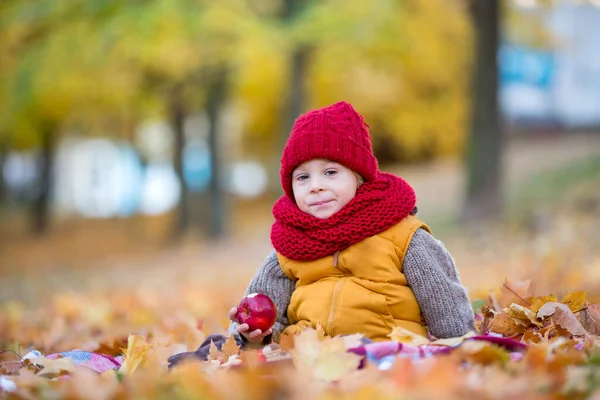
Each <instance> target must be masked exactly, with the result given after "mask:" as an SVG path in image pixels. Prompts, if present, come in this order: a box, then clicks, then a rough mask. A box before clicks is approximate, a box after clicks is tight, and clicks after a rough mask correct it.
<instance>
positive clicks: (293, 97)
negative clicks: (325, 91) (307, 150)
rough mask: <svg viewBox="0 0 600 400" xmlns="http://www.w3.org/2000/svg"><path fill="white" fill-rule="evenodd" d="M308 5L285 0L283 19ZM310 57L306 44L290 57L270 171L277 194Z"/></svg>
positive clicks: (303, 101)
mask: <svg viewBox="0 0 600 400" xmlns="http://www.w3.org/2000/svg"><path fill="white" fill-rule="evenodd" d="M304 6H306V1H300V0H285V2H284V7H283V10H282V11H283V12H282V19H283V20H284V21H285V23H287V24H291V23H292V22H293V21H294V19H295V18H296V17H297V15H298V12H299V10H300V8H301V7H304ZM309 57H310V49H309V47H307V46H305V45H296V47H295V48H294V50H293V51H292V54H291V55H290V59H289V71H290V75H289V82H288V83H289V85H288V86H289V88H290V91H289V93H288V97H287V104H286V108H285V117H284V118H285V119H284V121H283V129H282V131H281V134H280V135H278V136H277V139H278V140H277V142H276V146H277V148H275V149H273V151H274V154H275V157H274V159H273V162H272V167H271V168H270V171H271V173H272V176H271V177H269V178H270V181H271V182H272V185H270V186H271V188H272V192H273V194H274V195H275V196H277V197H278V196H280V195H281V193H282V189H281V185H280V184H279V167H280V164H279V163H280V159H281V152H282V151H283V148H284V147H285V143H286V142H287V140H288V137H289V134H290V131H291V130H292V127H293V126H294V122H295V121H296V118H298V116H299V115H300V114H301V113H302V112H303V111H304V110H305V107H306V86H305V82H306V73H307V67H308V59H309Z"/></svg>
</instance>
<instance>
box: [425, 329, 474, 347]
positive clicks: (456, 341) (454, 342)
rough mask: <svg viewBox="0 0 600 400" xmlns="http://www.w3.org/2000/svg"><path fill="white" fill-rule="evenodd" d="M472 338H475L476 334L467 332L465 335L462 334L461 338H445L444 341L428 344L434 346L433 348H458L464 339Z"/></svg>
mask: <svg viewBox="0 0 600 400" xmlns="http://www.w3.org/2000/svg"><path fill="white" fill-rule="evenodd" d="M473 336H476V333H475V332H473V331H469V332H467V333H466V334H464V335H463V336H458V337H453V338H446V339H437V340H434V341H433V342H431V343H430V344H431V345H435V346H450V347H454V346H458V345H459V344H461V343H462V342H464V341H465V340H466V339H468V338H470V337H473Z"/></svg>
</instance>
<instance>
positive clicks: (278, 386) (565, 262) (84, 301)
mask: <svg viewBox="0 0 600 400" xmlns="http://www.w3.org/2000/svg"><path fill="white" fill-rule="evenodd" d="M561 215H562V214H561ZM592 216H595V217H597V215H596V214H592ZM594 220H597V219H594V218H590V214H587V217H583V216H577V215H575V214H565V215H562V216H560V217H556V218H554V219H553V220H552V221H551V223H550V224H548V225H547V229H545V230H544V231H543V232H541V233H539V234H538V236H536V237H535V238H534V240H532V241H530V242H529V243H527V242H526V241H524V240H522V239H523V237H522V236H518V235H516V234H514V232H512V233H511V234H510V235H508V236H506V237H505V238H504V239H503V240H498V236H496V237H495V238H494V240H492V242H493V243H499V245H498V247H495V248H494V251H493V252H491V253H493V254H494V257H495V260H496V261H495V262H494V263H493V264H492V262H491V261H490V269H489V271H488V270H483V269H482V265H481V264H480V263H481V260H485V259H486V258H485V256H484V255H481V256H480V257H479V258H477V257H476V255H474V253H473V252H470V253H469V257H471V258H469V257H466V256H464V257H463V256H462V255H461V254H460V253H458V254H457V255H456V256H457V259H458V261H459V265H461V275H462V278H463V281H465V282H466V283H467V286H468V288H469V292H470V296H471V298H472V300H473V307H474V311H475V315H476V324H477V332H473V333H470V334H468V335H466V336H465V337H461V338H452V339H445V340H434V339H431V340H424V339H422V338H418V337H415V336H413V335H410V334H409V333H407V332H403V331H402V330H400V329H396V330H394V331H393V332H390V340H394V341H399V342H402V343H403V344H404V345H407V346H413V347H414V346H428V347H431V346H443V347H446V348H448V349H449V350H450V351H448V352H447V353H444V354H436V355H433V356H427V357H416V356H415V355H414V354H403V353H399V354H397V355H396V356H395V357H391V358H389V357H388V358H387V359H386V360H385V362H380V361H382V360H363V359H362V358H361V356H359V355H357V354H354V353H351V352H348V351H347V349H349V348H353V347H356V346H358V345H359V341H360V337H359V336H350V337H344V338H340V337H336V338H331V337H325V336H324V335H323V332H322V331H320V330H318V329H317V330H306V331H303V332H302V333H301V334H300V335H298V336H296V338H295V340H293V341H292V340H284V341H282V342H281V343H279V344H273V345H271V346H268V347H266V348H264V349H261V350H260V351H259V350H241V349H239V348H238V346H237V345H236V344H235V341H234V340H233V339H231V338H230V339H229V340H228V341H227V342H226V343H225V345H224V346H223V347H222V349H221V350H219V349H217V348H216V346H212V347H211V349H210V355H209V359H208V360H207V361H204V362H193V363H192V362H190V363H184V364H182V365H180V366H178V367H176V368H174V369H172V370H170V371H169V370H168V362H167V359H168V357H169V356H171V355H173V354H177V353H181V352H185V351H192V350H195V349H196V348H197V347H198V346H199V345H200V343H202V341H203V340H204V339H205V338H206V337H207V336H208V335H209V334H212V333H226V327H227V323H228V322H227V318H226V315H227V310H228V308H229V307H230V306H231V304H235V302H236V301H237V300H238V299H236V298H235V297H236V296H237V294H232V293H230V290H228V289H227V288H226V286H225V283H224V284H223V287H217V286H212V287H211V285H205V286H199V285H196V284H194V283H192V282H186V283H178V284H170V283H169V284H166V283H165V284H164V285H163V286H165V287H162V288H160V289H159V288H154V289H152V288H147V287H144V286H143V285H141V284H139V282H138V284H132V285H130V286H123V287H122V288H120V289H117V288H114V289H113V290H111V291H104V292H98V293H90V292H86V293H77V292H73V293H65V292H61V293H56V294H53V295H52V296H50V297H49V298H50V300H49V301H47V302H44V303H42V304H38V305H36V306H32V305H29V306H26V305H24V304H22V303H19V302H16V301H12V302H7V303H4V304H1V305H0V348H1V349H3V350H7V351H5V352H4V353H2V354H1V355H0V376H1V378H0V379H1V381H0V386H1V387H3V388H5V391H4V392H3V393H2V395H3V396H5V397H6V398H15V399H34V398H69V399H88V398H91V399H124V398H144V399H159V398H161V399H162V398H168V399H177V398H192V399H194V398H198V399H208V398H211V399H212V398H216V399H262V398H291V399H294V398H298V399H329V398H342V397H343V398H357V399H362V398H378V399H387V398H390V399H392V398H393V399H397V398H401V399H434V398H436V399H437V398H448V399H464V398H481V399H496V398H502V399H512V398H515V399H517V398H519V399H522V398H526V399H584V398H592V399H600V336H599V333H600V305H599V304H598V299H599V295H600V285H599V284H598V279H597V266H598V265H600V264H599V263H598V261H600V253H599V251H598V246H592V244H594V243H597V241H598V230H597V229H596V228H594V227H593V225H594ZM565 224H567V225H565ZM568 224H571V225H568ZM573 224H574V225H573ZM569 226H570V228H569ZM565 232H585V233H586V234H585V235H584V236H576V235H575V236H572V235H567V234H565ZM466 235H467V234H466V233H465V234H464V235H463V236H466ZM594 235H595V236H594ZM509 236H512V237H514V241H511V239H510V238H509ZM561 238H562V239H561ZM573 238H578V240H575V239H573ZM579 238H583V239H581V240H579ZM561 240H563V241H561ZM471 243H472V242H471ZM515 243H525V244H523V248H525V247H526V246H527V245H529V248H531V249H533V250H532V251H534V250H535V251H537V252H538V253H537V254H538V257H537V258H535V259H536V260H538V261H539V263H533V261H532V260H534V258H532V257H531V254H530V253H527V252H517V251H516V250H515V249H516V248H517V246H516V244H515ZM531 243H534V244H535V243H537V247H535V246H533V245H531ZM540 243H545V245H543V246H541V245H540ZM569 243H570V244H569ZM503 246H504V247H503ZM453 247H454V248H459V246H456V245H454V246H453ZM540 248H543V249H544V251H545V253H540V250H539V249H540ZM557 249H560V252H558V251H557ZM517 254H518V255H517ZM561 255H564V259H563V258H561ZM470 259H474V260H477V261H478V262H479V264H478V263H470V262H469V261H468V260H470ZM517 259H518V260H517ZM461 262H462V263H461ZM510 265H513V266H517V267H518V268H517V269H518V270H519V271H520V274H519V275H518V276H517V275H516V274H514V273H513V272H514V271H513V270H511V269H510V268H509V266H510ZM527 265H529V267H527ZM502 266H504V268H505V269H504V270H500V269H501V268H502ZM585 266H587V268H588V269H585V268H584V267H585ZM544 268H546V269H544ZM569 268H571V269H570V270H569ZM482 271H484V273H483V275H482ZM492 272H494V273H495V275H492ZM477 274H480V277H479V278H473V277H474V276H476V275H477ZM500 274H505V277H506V278H507V279H504V280H496V281H495V283H496V285H495V287H493V288H489V287H485V285H484V284H483V283H481V287H478V286H476V284H475V283H474V282H484V276H485V277H488V278H489V277H490V276H492V277H495V276H500ZM569 276H572V277H576V278H572V280H570V281H569V280H568V279H567V277H569ZM517 277H518V278H519V279H515V278H517ZM477 279H479V280H477ZM494 279H495V278H494ZM486 283H487V282H486ZM573 284H575V285H577V286H579V287H580V289H581V290H573V288H572V286H573ZM167 285H168V288H166V286H167ZM540 288H541V289H540ZM167 289H168V290H167ZM473 335H479V336H481V335H486V336H487V337H488V338H489V340H486V341H482V340H474V338H472V336H473ZM516 344H518V345H516ZM34 349H35V350H38V351H39V352H40V353H39V354H37V353H35V354H33V356H31V353H30V352H31V351H32V350H34ZM74 349H81V350H83V351H93V352H96V353H102V354H107V355H111V356H115V357H123V364H122V366H121V367H120V368H118V369H116V370H108V371H107V372H104V373H101V374H99V373H96V372H93V371H92V370H90V369H87V368H85V367H81V366H76V365H75V364H74V363H73V361H72V360H71V359H70V358H58V359H49V358H46V357H45V356H46V355H50V354H53V353H58V352H64V351H69V350H74ZM28 353H29V354H30V357H28V358H27V359H23V356H25V355H26V354H28ZM359 366H360V367H362V368H359ZM7 389H9V390H7Z"/></svg>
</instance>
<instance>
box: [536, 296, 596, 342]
mask: <svg viewBox="0 0 600 400" xmlns="http://www.w3.org/2000/svg"><path fill="white" fill-rule="evenodd" d="M537 315H538V318H546V317H551V318H550V319H551V320H552V322H554V323H555V324H556V325H558V326H560V327H561V328H563V329H565V330H567V331H568V332H569V333H570V334H571V335H574V336H578V335H585V334H586V333H587V332H586V330H585V329H584V328H583V326H581V323H580V322H579V321H578V320H577V317H576V316H575V314H573V311H571V309H570V308H569V306H567V305H566V304H562V303H554V302H553V303H546V304H544V305H543V306H542V308H540V310H539V311H538V313H537Z"/></svg>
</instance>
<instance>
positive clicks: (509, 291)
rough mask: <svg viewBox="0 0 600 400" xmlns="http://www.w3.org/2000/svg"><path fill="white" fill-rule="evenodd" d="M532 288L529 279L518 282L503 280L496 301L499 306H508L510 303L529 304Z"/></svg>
mask: <svg viewBox="0 0 600 400" xmlns="http://www.w3.org/2000/svg"><path fill="white" fill-rule="evenodd" d="M532 290H533V289H532V287H531V279H527V280H524V281H518V282H508V281H505V282H504V285H503V286H502V287H501V288H500V297H499V299H498V302H499V303H500V306H501V307H508V306H509V305H511V304H512V303H516V304H519V305H521V306H526V307H527V306H529V305H531V303H530V299H531V297H532V296H533V294H532Z"/></svg>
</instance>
